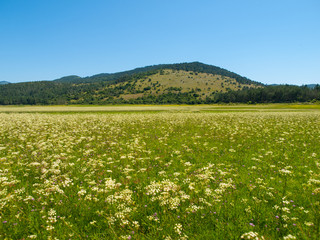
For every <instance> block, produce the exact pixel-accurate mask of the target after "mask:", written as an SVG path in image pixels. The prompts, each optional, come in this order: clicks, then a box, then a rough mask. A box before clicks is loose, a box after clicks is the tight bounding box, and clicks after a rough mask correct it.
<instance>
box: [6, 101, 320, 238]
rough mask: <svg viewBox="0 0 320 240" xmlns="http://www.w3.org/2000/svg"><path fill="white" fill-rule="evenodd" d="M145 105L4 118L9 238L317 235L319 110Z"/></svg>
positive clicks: (319, 206) (319, 218)
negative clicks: (75, 112) (148, 107)
mask: <svg viewBox="0 0 320 240" xmlns="http://www.w3.org/2000/svg"><path fill="white" fill-rule="evenodd" d="M140 107H141V106H139V108H138V106H136V108H132V109H133V110H132V111H130V109H129V107H128V106H126V107H123V109H122V112H121V113H119V112H114V113H112V112H110V111H106V109H109V108H112V107H109V108H108V107H107V108H106V109H104V110H103V111H100V110H99V111H100V112H99V114H97V113H92V111H91V113H88V112H86V113H82V114H74V113H69V114H66V113H68V112H67V111H62V112H60V113H59V111H61V109H60V110H59V111H57V109H56V110H55V111H53V113H54V114H51V113H45V112H43V111H42V110H43V109H45V108H37V111H38V112H39V113H14V112H11V113H10V112H9V111H6V112H7V113H2V114H0V239H30V238H32V237H34V235H36V236H37V239H55V238H57V239H239V238H241V236H243V238H246V236H247V234H248V233H250V232H252V233H251V234H253V235H254V234H256V235H258V236H259V237H258V238H259V239H262V236H263V237H264V239H284V238H285V237H288V236H289V235H292V236H295V237H296V238H297V239H319V237H320V235H319V233H320V216H319V211H320V203H319V199H320V198H319V197H320V148H319V142H320V112H319V111H318V110H317V109H308V106H307V107H305V108H304V109H302V110H299V109H297V108H296V107H295V106H291V105H277V106H272V107H271V105H269V106H268V105H266V106H244V105H243V106H226V107H224V106H195V107H190V108H189V107H188V106H182V108H181V109H180V110H181V111H182V112H177V111H179V106H169V107H168V106H164V107H166V109H164V107H163V108H162V110H161V111H155V110H154V108H152V110H151V111H152V112H151V113H148V111H146V112H135V111H137V109H139V111H141V110H140ZM183 107H185V108H183ZM53 108H54V107H53ZM74 108H76V107H74ZM39 109H42V110H41V111H39ZM79 109H80V108H79ZM116 109H117V111H119V106H117V108H116ZM208 109H209V110H210V109H211V110H214V111H217V112H218V111H220V112H218V113H216V112H205V111H208ZM217 109H221V110H217ZM232 109H233V110H232ZM251 109H254V111H252V110H251ZM279 109H292V111H291V110H286V111H282V112H281V111H279ZM29 110H30V109H29ZM82 110H83V109H82ZM149 110H150V109H149ZM158 110H159V109H158ZM234 110H237V111H234ZM241 110H242V111H241ZM0 111H4V110H3V108H0ZM19 111H20V110H19ZM84 111H85V110H84ZM224 111H226V112H224ZM80 112H81V110H80V111H78V113H80ZM100 113H108V114H100ZM124 113H130V114H124ZM287 239H288V238H287Z"/></svg>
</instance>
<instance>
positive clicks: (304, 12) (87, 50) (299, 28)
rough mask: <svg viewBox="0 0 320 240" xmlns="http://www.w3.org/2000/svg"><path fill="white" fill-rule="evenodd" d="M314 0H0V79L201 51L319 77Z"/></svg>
mask: <svg viewBox="0 0 320 240" xmlns="http://www.w3.org/2000/svg"><path fill="white" fill-rule="evenodd" d="M319 13H320V1H319V0H277V1H276V0H241V1H240V0H197V1H195V0H194V1H191V0H162V1H156V0H135V1H133V0H90V1H89V0H64V1H63V0H55V1H44V0H30V1H26V0H15V1H12V0H1V1H0V81H9V82H24V81H36V80H52V79H56V78H59V77H62V76H66V75H72V74H75V75H79V76H81V77H84V76H90V75H94V74H98V73H112V72H118V71H123V70H130V69H133V68H136V67H143V66H147V65H154V64H162V63H180V62H191V61H199V62H203V63H206V64H211V65H216V66H219V67H223V68H226V69H228V70H230V71H233V72H236V73H238V74H240V75H243V76H246V77H248V78H250V79H252V80H255V81H259V82H262V83H266V84H271V83H278V84H285V83H287V84H298V85H301V84H309V83H319V84H320V75H319V70H320V14H319Z"/></svg>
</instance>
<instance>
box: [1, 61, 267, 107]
mask: <svg viewBox="0 0 320 240" xmlns="http://www.w3.org/2000/svg"><path fill="white" fill-rule="evenodd" d="M261 87H263V85H262V84H261V83H258V82H254V81H252V80H250V79H248V78H245V77H242V76H240V75H238V74H236V73H233V72H230V71H228V70H225V69H223V68H219V67H216V66H211V65H207V64H203V63H199V62H193V63H181V64H162V65H154V66H147V67H143V68H136V69H134V70H130V71H125V72H119V73H113V74H108V73H103V74H98V75H94V76H91V77H84V78H81V77H79V76H76V75H71V76H66V77H62V78H59V79H56V80H54V81H40V82H24V83H16V84H8V85H2V86H1V87H0V104H1V105H10V104H114V103H187V104H188V103H191V104H194V103H202V102H204V101H206V100H208V99H209V98H210V97H212V96H213V95H214V94H216V93H223V92H228V91H232V90H242V89H248V88H261Z"/></svg>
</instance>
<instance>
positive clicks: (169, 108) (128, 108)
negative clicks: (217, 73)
mask: <svg viewBox="0 0 320 240" xmlns="http://www.w3.org/2000/svg"><path fill="white" fill-rule="evenodd" d="M296 110H298V111H309V110H320V105H319V104H257V105H248V104H229V105H227V104H221V105H219V104H214V105H205V104H203V105H104V106H103V105H67V106H66V105H61V106H58V105H53V106H19V105H17V106H1V105H0V113H13V112H16V113H26V112H28V113H46V112H48V113H53V112H55V113H80V112H85V113H97V112H99V113H109V112H111V113H114V112H159V111H161V112H215V111H218V112H219V111H222V112H225V111H258V112H260V111H272V112H275V111H296Z"/></svg>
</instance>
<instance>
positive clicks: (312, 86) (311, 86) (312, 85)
mask: <svg viewBox="0 0 320 240" xmlns="http://www.w3.org/2000/svg"><path fill="white" fill-rule="evenodd" d="M317 85H318V84H307V85H305V86H307V87H308V88H312V89H313V88H315V87H316V86H317Z"/></svg>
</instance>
